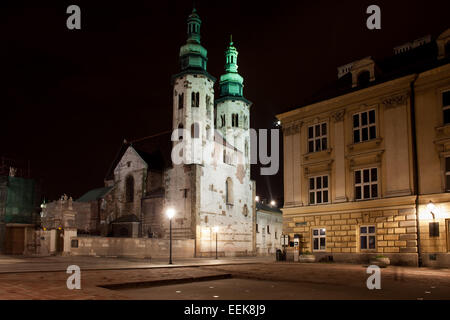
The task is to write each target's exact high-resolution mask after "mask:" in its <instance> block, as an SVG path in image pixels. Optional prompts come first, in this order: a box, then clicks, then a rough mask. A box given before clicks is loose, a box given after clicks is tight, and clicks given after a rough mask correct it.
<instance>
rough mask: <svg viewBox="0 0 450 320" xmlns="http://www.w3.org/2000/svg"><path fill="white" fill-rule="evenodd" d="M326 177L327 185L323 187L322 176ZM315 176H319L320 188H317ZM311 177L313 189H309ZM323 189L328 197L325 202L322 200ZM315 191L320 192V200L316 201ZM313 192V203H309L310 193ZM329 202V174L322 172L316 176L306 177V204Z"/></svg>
mask: <svg viewBox="0 0 450 320" xmlns="http://www.w3.org/2000/svg"><path fill="white" fill-rule="evenodd" d="M324 177H327V187H326V188H324V186H323V178H324ZM317 178H320V185H321V187H320V188H317ZM311 179H313V180H314V189H311ZM324 191H326V192H327V195H328V199H327V201H326V202H324V201H323V198H324V197H323V194H324ZM317 192H320V194H321V196H320V197H321V202H320V203H317ZM312 193H313V194H314V203H311V194H312ZM329 203H330V175H329V174H323V175H317V176H310V177H308V204H309V205H310V206H316V205H321V204H329Z"/></svg>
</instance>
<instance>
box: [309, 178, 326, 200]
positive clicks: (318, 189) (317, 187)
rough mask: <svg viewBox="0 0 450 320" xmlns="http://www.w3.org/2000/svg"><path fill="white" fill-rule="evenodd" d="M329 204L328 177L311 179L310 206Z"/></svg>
mask: <svg viewBox="0 0 450 320" xmlns="http://www.w3.org/2000/svg"><path fill="white" fill-rule="evenodd" d="M321 203H328V176H318V177H311V178H309V204H321Z"/></svg>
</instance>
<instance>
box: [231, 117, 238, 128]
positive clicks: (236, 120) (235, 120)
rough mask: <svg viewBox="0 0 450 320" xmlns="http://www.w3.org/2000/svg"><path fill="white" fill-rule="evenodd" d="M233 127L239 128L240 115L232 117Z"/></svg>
mask: <svg viewBox="0 0 450 320" xmlns="http://www.w3.org/2000/svg"><path fill="white" fill-rule="evenodd" d="M231 126H232V127H234V128H237V127H239V115H238V114H237V113H233V114H232V115H231Z"/></svg>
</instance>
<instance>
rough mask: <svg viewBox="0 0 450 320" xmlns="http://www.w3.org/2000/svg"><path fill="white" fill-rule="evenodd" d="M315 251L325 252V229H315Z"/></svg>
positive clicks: (313, 235)
mask: <svg viewBox="0 0 450 320" xmlns="http://www.w3.org/2000/svg"><path fill="white" fill-rule="evenodd" d="M312 237H313V250H314V251H325V248H326V232H325V229H324V228H320V229H313V230H312Z"/></svg>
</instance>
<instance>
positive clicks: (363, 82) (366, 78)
mask: <svg viewBox="0 0 450 320" xmlns="http://www.w3.org/2000/svg"><path fill="white" fill-rule="evenodd" d="M369 82H370V72H369V71H367V70H364V71H362V72H361V73H360V74H359V75H358V86H360V87H366V86H368V85H369Z"/></svg>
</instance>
